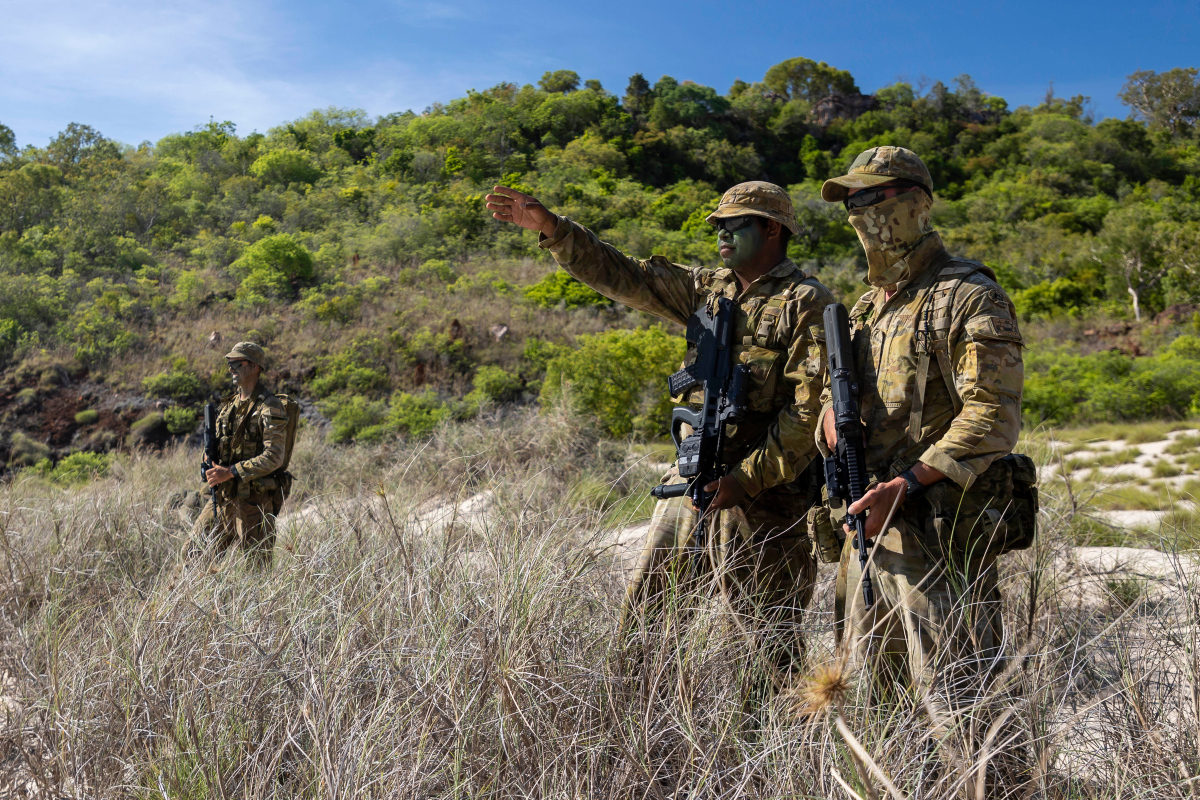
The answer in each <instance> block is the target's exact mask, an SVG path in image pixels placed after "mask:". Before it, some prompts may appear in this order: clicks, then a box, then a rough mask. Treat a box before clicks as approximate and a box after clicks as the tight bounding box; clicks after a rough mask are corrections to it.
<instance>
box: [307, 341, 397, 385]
mask: <svg viewBox="0 0 1200 800" xmlns="http://www.w3.org/2000/svg"><path fill="white" fill-rule="evenodd" d="M387 349H388V347H387V344H386V343H385V342H384V341H383V340H381V339H371V338H366V337H358V338H356V339H355V340H354V341H353V342H352V343H351V344H350V347H349V348H347V349H346V350H344V351H343V352H341V353H335V354H334V355H331V356H328V357H326V358H324V359H322V360H321V363H320V365H319V367H318V368H317V376H316V378H315V379H314V380H313V381H312V383H311V384H310V388H311V390H312V393H313V394H314V395H316V396H317V397H330V396H332V395H334V394H339V393H347V394H369V393H372V392H379V391H382V390H384V389H386V388H387V387H388V386H389V385H390V382H389V379H388V373H387V369H386V368H385V367H382V366H378V362H379V359H381V358H382V357H383V355H384V353H385V352H386V350H387Z"/></svg>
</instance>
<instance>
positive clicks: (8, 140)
mask: <svg viewBox="0 0 1200 800" xmlns="http://www.w3.org/2000/svg"><path fill="white" fill-rule="evenodd" d="M17 152H18V151H17V135H16V134H15V133H13V129H12V128H10V127H8V126H7V125H5V124H4V123H3V122H0V164H3V163H4V162H5V161H7V160H9V159H12V158H16V157H17Z"/></svg>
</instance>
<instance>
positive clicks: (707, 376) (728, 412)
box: [650, 297, 750, 547]
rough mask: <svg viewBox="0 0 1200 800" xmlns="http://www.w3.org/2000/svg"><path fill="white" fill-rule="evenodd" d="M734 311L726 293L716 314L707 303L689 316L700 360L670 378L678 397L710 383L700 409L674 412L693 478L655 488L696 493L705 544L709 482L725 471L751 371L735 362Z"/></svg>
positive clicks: (670, 493) (675, 431)
mask: <svg viewBox="0 0 1200 800" xmlns="http://www.w3.org/2000/svg"><path fill="white" fill-rule="evenodd" d="M733 316H734V306H733V301H732V300H730V299H729V298H726V297H721V298H718V300H717V310H716V314H715V315H714V314H713V313H712V310H711V307H710V306H708V305H706V306H705V307H704V308H702V309H700V310H698V311H697V312H696V313H695V314H692V316H691V318H690V319H688V326H687V334H686V335H687V340H688V344H690V345H692V346H693V347H694V348H695V352H696V361H695V363H693V364H692V365H691V366H689V367H684V368H683V369H681V370H679V371H678V372H676V373H675V374H674V375H672V376H671V377H670V378H668V379H667V384H668V386H669V387H670V391H671V396H672V397H678V396H679V395H681V394H683V393H685V392H687V391H689V390H691V389H692V388H693V387H696V386H703V387H704V405H703V407H701V409H700V410H699V411H693V410H692V409H690V408H686V407H677V408H676V409H675V410H674V411H672V412H671V438H672V439H673V440H674V441H675V452H676V455H677V456H678V464H679V476H680V477H681V478H688V479H689V480H688V482H687V483H686V484H684V483H677V484H670V485H664V486H655V487H654V488H653V489H652V490H651V491H650V494H652V495H654V496H655V497H657V498H659V499H660V500H662V499H665V498H668V497H682V496H683V495H688V496H689V497H691V498H692V503H693V504H695V506H696V508H698V509H700V520H699V522H697V523H696V530H695V531H694V535H695V539H696V545H697V546H699V547H703V545H704V543H703V538H704V528H705V524H706V517H707V515H708V507H709V505H710V504H711V503H712V499H713V496H714V493H712V492H707V491H705V490H704V487H705V486H707V485H708V484H710V483H712V482H713V481H715V480H719V479H720V478H722V477H724V475H725V465H724V464H723V463H722V458H721V456H722V453H721V449H722V444H723V441H724V438H725V425H726V424H727V423H729V422H736V421H737V420H738V419H740V418H741V416H742V413H743V412H744V411H745V402H746V401H745V396H746V383H747V378H748V376H749V372H750V371H749V369H747V368H746V367H745V366H743V365H741V364H737V363H735V362H736V359H735V357H734V353H733V335H734V327H735V326H734V318H733ZM685 422H686V423H687V424H688V425H690V426H691V427H692V433H691V435H689V436H688V437H687V438H685V439H682V440H680V438H679V435H680V433H681V428H682V426H683V424H684V423H685Z"/></svg>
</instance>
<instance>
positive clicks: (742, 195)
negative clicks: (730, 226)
mask: <svg viewBox="0 0 1200 800" xmlns="http://www.w3.org/2000/svg"><path fill="white" fill-rule="evenodd" d="M733 217H765V218H766V219H773V220H775V221H776V222H778V223H779V224H780V225H782V226H783V227H785V228H787V229H788V230H789V231H791V232H792V234H793V235H795V234H797V233H799V232H800V225H799V224H798V223H797V222H796V209H795V207H794V206H793V205H792V198H791V195H789V194H788V193H787V192H786V191H785V190H784V189H783V187H781V186H776V185H775V184H773V183H767V182H766V181H747V182H746V183H739V184H738V185H737V186H733V187H730V188H729V189H728V190H727V191H726V192H725V194H724V195H723V196H722V197H721V202H720V203H719V204H718V205H717V210H716V211H714V212H713V213H711V214H709V215H708V216H707V217H705V218H704V221H705V222H707V223H709V224H710V225H715V224H716V222H717V220H719V219H732V218H733Z"/></svg>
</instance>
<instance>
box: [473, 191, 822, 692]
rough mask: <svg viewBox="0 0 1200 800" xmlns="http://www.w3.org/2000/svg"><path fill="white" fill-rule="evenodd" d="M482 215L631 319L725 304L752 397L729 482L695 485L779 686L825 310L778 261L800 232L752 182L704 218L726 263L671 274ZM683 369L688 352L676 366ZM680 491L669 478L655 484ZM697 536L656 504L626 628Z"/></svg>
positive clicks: (794, 647) (519, 200)
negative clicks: (530, 234) (707, 494)
mask: <svg viewBox="0 0 1200 800" xmlns="http://www.w3.org/2000/svg"><path fill="white" fill-rule="evenodd" d="M487 204H488V208H489V209H491V210H492V211H493V212H494V213H493V216H494V217H495V218H496V219H499V220H503V221H506V222H513V223H515V224H517V225H520V226H521V227H523V228H527V229H529V230H533V231H538V232H539V233H540V234H541V237H540V246H541V247H542V248H544V249H546V250H549V251H550V252H551V253H552V254H553V255H554V258H555V259H556V260H557V261H558V263H559V265H560V266H562V268H563V269H565V270H566V271H567V272H568V273H570V274H571V275H573V276H575V277H576V278H578V279H579V280H581V281H583V282H584V283H586V284H588V285H589V286H591V287H592V288H594V289H596V290H597V291H599V292H601V293H602V294H604V295H606V296H607V297H610V298H612V299H614V300H616V301H618V302H621V303H624V304H626V305H628V306H630V307H632V308H636V309H638V310H640V311H645V312H647V313H650V314H653V315H655V316H657V317H660V318H662V319H666V320H670V321H672V322H676V323H678V324H680V325H686V324H687V321H688V318H689V317H691V316H692V314H693V313H695V312H696V311H698V310H700V309H703V308H705V307H706V305H708V304H713V305H715V301H716V299H717V298H721V297H726V298H729V299H731V300H733V301H734V303H735V308H736V312H735V325H736V327H735V337H734V341H735V342H736V346H735V349H734V355H735V358H736V359H737V360H738V361H739V362H740V363H741V364H744V365H747V366H748V367H749V369H750V373H751V378H750V384H751V385H750V386H749V388H748V392H747V406H748V412H747V413H746V415H745V416H744V417H743V418H742V419H741V421H740V422H738V423H736V425H731V426H729V428H728V434H729V435H728V439H727V441H726V442H725V443H724V449H723V453H722V457H723V460H724V463H725V464H727V465H728V468H729V469H728V473H727V474H726V476H725V477H723V478H721V480H720V481H718V482H713V483H711V484H709V486H708V487H706V489H707V490H708V491H715V492H716V497H715V499H714V500H713V503H712V507H713V508H714V509H716V510H721V511H720V513H719V515H718V519H717V525H716V528H717V529H719V537H714V538H718V539H719V541H718V542H717V544H718V545H719V552H718V553H717V554H716V558H717V560H718V563H719V564H720V568H719V569H718V570H717V572H716V574H717V575H718V577H719V578H720V580H721V582H722V585H723V586H724V587H725V590H726V593H727V596H729V597H730V598H731V600H733V602H734V606H735V607H734V611H735V613H736V614H737V618H738V619H739V620H740V621H741V625H742V627H744V628H747V629H750V630H753V631H754V632H755V634H756V639H757V641H758V642H759V644H760V645H761V646H762V647H763V648H764V655H765V656H766V657H767V659H768V663H771V664H773V665H776V667H777V669H778V672H777V673H776V674H774V675H772V677H773V678H786V677H787V676H788V675H789V674H790V673H792V672H794V671H795V669H796V668H797V667H798V666H799V665H800V656H801V654H802V649H803V641H802V638H801V630H800V619H801V614H802V611H803V609H804V607H805V606H806V605H807V604H808V602H809V600H810V599H811V597H812V592H813V580H814V578H815V575H816V563H815V561H814V559H813V555H812V552H811V544H810V541H809V538H808V532H807V527H806V525H805V522H804V516H805V512H806V511H807V509H808V507H809V505H810V504H811V502H812V501H811V497H812V494H811V493H810V485H809V483H808V480H807V476H808V471H807V467H808V465H809V462H810V461H811V460H812V458H813V456H814V455H815V454H816V446H815V444H814V442H813V439H812V436H813V433H814V432H815V431H816V427H817V413H818V410H819V408H820V392H821V386H822V375H823V374H824V371H825V350H824V333H823V328H822V320H821V312H822V310H823V309H824V308H825V306H826V305H828V304H829V303H830V302H832V301H833V298H832V296H831V295H830V294H829V292H828V291H827V290H826V289H825V287H824V286H822V285H821V284H820V283H818V282H817V281H816V280H815V279H814V278H812V277H810V276H809V275H807V274H805V273H804V271H803V270H801V269H800V268H799V267H797V266H796V265H795V264H794V263H792V261H791V260H789V259H788V258H787V255H786V254H787V243H788V239H789V238H790V237H791V236H792V235H793V234H794V233H796V232H797V231H798V230H799V226H798V225H797V223H796V217H795V212H794V210H793V208H792V201H791V198H790V197H789V196H788V194H787V192H785V191H784V190H783V189H781V188H780V187H778V186H775V185H773V184H770V183H762V182H757V181H755V182H750V183H743V184H739V185H737V186H734V187H733V188H731V189H730V190H729V191H727V192H725V195H724V197H722V198H721V202H720V204H719V205H718V207H717V210H716V211H715V212H714V213H713V214H711V215H710V216H709V217H708V222H709V223H711V224H713V225H714V227H716V229H717V241H718V248H719V254H720V257H721V259H722V261H724V263H725V265H726V267H725V268H724V269H716V270H714V269H707V268H702V267H686V266H681V265H678V264H672V263H671V262H669V261H668V260H667V259H665V258H663V257H662V256H653V257H652V258H650V259H649V260H646V261H642V260H639V259H635V258H631V257H629V256H627V255H625V254H624V253H621V252H620V251H618V250H617V249H616V248H614V247H612V246H611V245H608V244H605V243H604V242H602V241H600V240H599V239H598V238H597V237H596V235H595V234H594V233H592V232H591V231H589V230H588V229H587V228H584V227H583V226H581V225H579V224H577V223H575V222H572V221H571V220H569V219H566V218H565V217H558V216H556V215H554V214H552V213H551V212H550V211H548V210H547V209H546V208H545V206H543V205H542V204H541V203H539V202H538V201H537V200H535V199H534V198H532V197H530V196H529V195H526V194H522V193H521V192H518V191H515V190H513V189H508V188H505V187H503V186H497V187H496V188H495V190H494V193H493V194H489V195H488V196H487ZM695 359H696V353H695V352H689V353H688V354H687V361H686V363H688V364H691V363H693V362H694V361H695ZM702 396H703V392H702V390H701V389H700V388H695V389H693V390H691V391H690V392H689V393H688V394H687V396H686V397H681V398H677V402H680V403H684V402H686V403H688V404H690V405H692V406H693V407H694V408H698V407H699V403H700V402H701V401H702ZM686 433H687V431H686V430H685V431H684V435H686ZM682 480H683V479H681V478H680V477H679V473H678V466H676V467H673V468H672V469H671V471H670V472H669V473H668V474H667V476H666V477H665V478H664V479H663V482H664V483H679V482H681V481H682ZM695 524H696V513H695V511H694V510H693V509H692V507H691V505H690V502H689V501H688V500H687V499H686V498H677V499H672V500H660V501H659V502H658V504H657V506H656V508H655V511H654V516H653V519H652V522H651V528H650V532H649V533H648V535H647V538H646V543H645V547H644V549H643V551H642V556H641V559H640V562H639V564H638V567H637V572H636V575H635V577H634V579H633V581H632V583H631V585H630V587H629V591H628V596H627V606H626V617H627V619H628V618H630V615H631V614H632V613H634V612H636V611H638V610H640V609H644V610H646V611H649V612H650V613H651V615H654V614H656V613H657V610H658V606H659V604H660V603H661V600H662V599H663V596H664V593H665V592H666V591H667V589H668V587H669V585H670V583H671V581H670V575H669V570H667V569H665V567H667V566H669V565H675V566H678V565H679V564H680V563H681V562H683V561H685V560H687V554H688V553H691V552H693V550H692V545H693V543H692V541H691V534H692V531H693V529H694V527H695ZM711 555H713V554H711V553H710V556H711ZM676 559H678V560H676ZM692 566H699V567H700V569H698V570H696V571H695V574H700V575H703V574H704V573H705V571H707V572H708V574H709V575H712V574H713V573H712V572H711V567H712V565H711V564H709V563H705V564H698V563H697V562H696V561H692ZM688 572H691V569H690V568H689V570H688ZM682 574H687V573H686V572H685V573H682ZM773 683H776V684H777V683H778V681H777V680H776V681H773ZM776 688H777V686H776Z"/></svg>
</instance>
